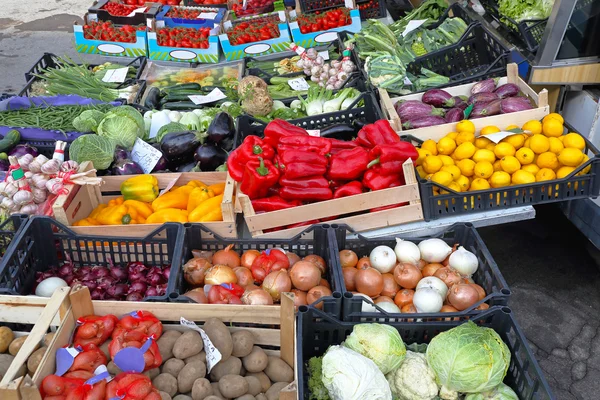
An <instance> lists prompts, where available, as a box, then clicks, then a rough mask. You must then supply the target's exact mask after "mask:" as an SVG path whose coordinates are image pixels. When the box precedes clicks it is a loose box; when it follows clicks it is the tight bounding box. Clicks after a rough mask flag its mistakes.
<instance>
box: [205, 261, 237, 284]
mask: <svg viewBox="0 0 600 400" xmlns="http://www.w3.org/2000/svg"><path fill="white" fill-rule="evenodd" d="M204 283H205V284H206V285H220V284H222V283H237V275H236V274H235V272H234V271H233V269H232V268H230V267H228V266H227V265H215V266H214V267H212V268H209V269H208V271H206V275H205V276H204Z"/></svg>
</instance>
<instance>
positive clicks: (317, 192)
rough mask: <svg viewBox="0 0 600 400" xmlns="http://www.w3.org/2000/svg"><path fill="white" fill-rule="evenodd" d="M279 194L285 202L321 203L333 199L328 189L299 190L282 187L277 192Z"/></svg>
mask: <svg viewBox="0 0 600 400" xmlns="http://www.w3.org/2000/svg"><path fill="white" fill-rule="evenodd" d="M279 194H280V196H281V197H283V198H284V199H286V200H301V201H321V200H330V199H332V198H333V192H332V191H331V189H330V188H329V187H324V188H315V187H313V188H304V189H301V188H295V187H290V186H284V187H282V188H281V189H280V190H279Z"/></svg>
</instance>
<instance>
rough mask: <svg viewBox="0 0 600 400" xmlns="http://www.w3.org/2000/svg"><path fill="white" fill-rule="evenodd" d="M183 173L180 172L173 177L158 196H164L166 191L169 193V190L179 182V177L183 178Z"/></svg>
mask: <svg viewBox="0 0 600 400" xmlns="http://www.w3.org/2000/svg"><path fill="white" fill-rule="evenodd" d="M181 176H182V174H181V173H179V174H177V175H176V176H175V178H173V179H171V181H170V182H169V183H168V184H167V186H166V187H165V188H164V189H163V190H161V191H160V193H159V194H158V197H160V196H162V195H163V194H165V193H168V192H169V190H171V189H172V188H173V186H175V184H176V183H177V181H178V180H179V178H181Z"/></svg>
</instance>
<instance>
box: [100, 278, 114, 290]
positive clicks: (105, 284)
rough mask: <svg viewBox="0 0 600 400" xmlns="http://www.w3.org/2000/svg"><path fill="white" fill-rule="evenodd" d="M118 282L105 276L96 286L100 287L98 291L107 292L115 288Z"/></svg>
mask: <svg viewBox="0 0 600 400" xmlns="http://www.w3.org/2000/svg"><path fill="white" fill-rule="evenodd" d="M116 283H117V281H116V280H115V279H114V278H113V277H111V276H103V277H101V278H98V279H97V280H96V284H97V285H98V289H103V290H106V289H108V288H109V287H111V286H114V285H115V284H116Z"/></svg>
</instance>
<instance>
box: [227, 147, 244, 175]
mask: <svg viewBox="0 0 600 400" xmlns="http://www.w3.org/2000/svg"><path fill="white" fill-rule="evenodd" d="M227 172H229V175H231V177H232V178H233V180H234V181H236V182H241V181H242V178H243V176H244V163H243V162H242V155H241V152H240V148H239V147H238V148H237V149H235V150H233V151H232V152H231V153H229V156H228V157H227Z"/></svg>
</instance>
